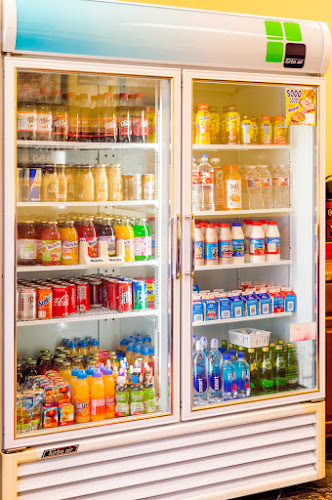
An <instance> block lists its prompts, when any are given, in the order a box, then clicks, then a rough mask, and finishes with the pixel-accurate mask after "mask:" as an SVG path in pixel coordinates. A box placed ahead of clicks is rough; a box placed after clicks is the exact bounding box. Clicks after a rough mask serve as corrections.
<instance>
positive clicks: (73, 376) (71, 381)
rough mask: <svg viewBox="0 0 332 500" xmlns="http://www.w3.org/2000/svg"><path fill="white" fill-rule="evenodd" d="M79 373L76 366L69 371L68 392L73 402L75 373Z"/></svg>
mask: <svg viewBox="0 0 332 500" xmlns="http://www.w3.org/2000/svg"><path fill="white" fill-rule="evenodd" d="M78 374H79V370H78V368H77V366H74V368H73V369H72V372H71V378H70V393H71V402H72V403H74V401H75V385H76V382H77V375H78Z"/></svg>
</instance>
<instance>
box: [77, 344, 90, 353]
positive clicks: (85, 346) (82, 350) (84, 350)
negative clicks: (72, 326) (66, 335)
mask: <svg viewBox="0 0 332 500" xmlns="http://www.w3.org/2000/svg"><path fill="white" fill-rule="evenodd" d="M78 353H79V354H81V355H82V356H87V355H88V354H89V347H88V343H87V341H86V340H81V341H80V343H79V345H78Z"/></svg>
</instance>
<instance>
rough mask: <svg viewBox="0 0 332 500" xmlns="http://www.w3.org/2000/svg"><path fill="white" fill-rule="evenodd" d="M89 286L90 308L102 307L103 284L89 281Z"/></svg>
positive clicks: (95, 280) (92, 280) (94, 280)
mask: <svg viewBox="0 0 332 500" xmlns="http://www.w3.org/2000/svg"><path fill="white" fill-rule="evenodd" d="M89 286H90V307H91V308H97V307H101V306H102V305H103V283H102V281H101V280H97V279H91V280H89Z"/></svg>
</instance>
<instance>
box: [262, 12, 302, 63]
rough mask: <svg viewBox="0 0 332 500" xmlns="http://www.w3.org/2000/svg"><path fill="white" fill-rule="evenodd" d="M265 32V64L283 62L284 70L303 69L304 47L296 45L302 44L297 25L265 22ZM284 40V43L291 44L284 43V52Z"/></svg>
mask: <svg viewBox="0 0 332 500" xmlns="http://www.w3.org/2000/svg"><path fill="white" fill-rule="evenodd" d="M265 31H266V37H267V39H268V42H267V44H266V62H272V63H281V62H282V61H283V60H284V67H285V68H291V67H297V68H302V67H303V65H304V60H305V52H306V50H305V49H306V46H305V45H304V44H302V43H298V42H302V32H301V27H300V25H299V23H291V22H284V23H281V22H279V21H265ZM285 39H286V42H293V43H286V51H285V44H284V40H285ZM294 42H295V43H294ZM296 42H297V43H296Z"/></svg>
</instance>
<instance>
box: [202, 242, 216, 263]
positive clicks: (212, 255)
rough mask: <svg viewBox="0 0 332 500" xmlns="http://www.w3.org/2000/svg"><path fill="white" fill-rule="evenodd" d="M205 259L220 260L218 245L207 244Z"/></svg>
mask: <svg viewBox="0 0 332 500" xmlns="http://www.w3.org/2000/svg"><path fill="white" fill-rule="evenodd" d="M204 258H205V260H218V243H216V242H214V243H205V245H204Z"/></svg>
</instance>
